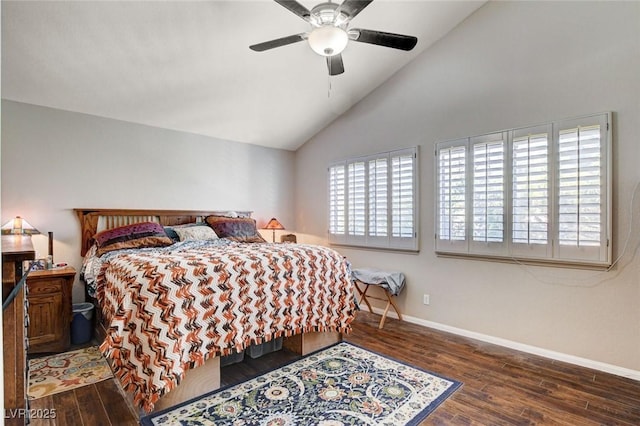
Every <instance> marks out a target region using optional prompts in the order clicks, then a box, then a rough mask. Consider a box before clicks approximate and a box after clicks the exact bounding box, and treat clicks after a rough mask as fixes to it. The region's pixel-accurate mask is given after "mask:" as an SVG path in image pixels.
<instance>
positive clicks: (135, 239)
mask: <svg viewBox="0 0 640 426" xmlns="http://www.w3.org/2000/svg"><path fill="white" fill-rule="evenodd" d="M93 239H94V241H95V242H96V246H97V247H98V249H97V250H96V256H102V255H103V254H105V253H107V252H110V251H113V250H122V249H130V248H143V247H165V246H169V245H171V244H173V241H172V240H171V238H169V237H168V236H167V234H166V232H164V228H163V227H162V225H160V224H159V223H155V222H140V223H134V224H133V225H125V226H120V227H118V228H112V229H107V230H106V231H102V232H99V233H97V234H96V235H94V236H93Z"/></svg>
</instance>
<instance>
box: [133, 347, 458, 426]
mask: <svg viewBox="0 0 640 426" xmlns="http://www.w3.org/2000/svg"><path fill="white" fill-rule="evenodd" d="M460 386H461V383H460V382H458V381H455V380H451V379H447V378H444V377H441V376H438V375H436V374H433V373H429V372H426V371H424V370H420V369H418V368H415V367H411V366H409V365H406V364H403V363H401V362H398V361H394V360H392V359H390V358H387V357H385V356H382V355H378V354H376V353H373V352H370V351H368V350H365V349H363V348H360V347H358V346H354V345H352V344H349V343H345V342H343V343H339V344H337V345H335V346H332V347H330V348H327V349H324V350H321V351H319V352H317V353H314V354H311V355H308V356H306V357H304V358H302V359H300V360H298V361H294V362H293V363H291V364H288V365H286V366H284V367H280V368H278V369H275V370H273V371H271V372H268V373H265V374H263V375H260V376H258V377H255V378H253V379H251V380H247V381H245V382H242V383H239V384H236V385H233V386H230V387H227V388H224V389H220V390H217V391H215V392H212V393H210V394H208V395H205V396H202V397H199V398H196V399H194V400H191V401H188V402H186V403H183V404H181V405H179V406H176V407H171V408H169V409H166V410H163V411H161V412H159V413H156V414H152V415H149V416H146V417H144V418H143V419H142V424H143V425H170V424H171V425H173V424H184V425H186V424H188V425H214V424H215V425H274V426H275V425H279V426H284V425H320V426H341V425H389V426H391V425H393V426H397V425H416V424H418V423H419V422H420V421H422V420H424V418H425V417H426V416H427V415H428V414H429V413H431V412H432V411H433V410H435V409H436V407H437V406H438V405H439V404H441V403H442V402H444V400H445V399H446V398H448V397H449V396H450V395H451V394H452V393H453V392H455V390H456V389H457V388H458V387H460Z"/></svg>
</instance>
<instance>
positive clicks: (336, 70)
mask: <svg viewBox="0 0 640 426" xmlns="http://www.w3.org/2000/svg"><path fill="white" fill-rule="evenodd" d="M327 68H329V75H338V74H342V73H343V72H344V64H343V63H342V55H341V54H337V55H333V56H327Z"/></svg>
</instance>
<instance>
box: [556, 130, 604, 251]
mask: <svg viewBox="0 0 640 426" xmlns="http://www.w3.org/2000/svg"><path fill="white" fill-rule="evenodd" d="M607 123H608V121H606V120H605V119H604V117H601V120H594V119H586V118H583V119H577V120H569V121H565V122H562V123H558V124H557V125H556V129H555V131H554V133H555V134H556V137H557V139H558V155H557V172H556V175H557V180H558V183H557V187H558V189H557V191H558V211H557V214H556V221H557V232H558V239H557V243H556V246H555V249H556V250H557V251H558V252H559V253H560V254H561V255H562V256H565V257H570V258H574V259H580V260H582V259H593V258H598V259H603V258H605V257H606V252H607V249H606V248H607V245H608V244H607V242H608V241H607V240H608V237H607V233H606V232H603V230H604V229H605V228H606V226H607V225H606V222H607V217H608V216H609V212H607V209H606V206H607V198H606V197H604V195H605V193H607V192H608V191H607V181H608V179H607V176H606V173H605V171H606V164H605V158H606V156H607V155H606V152H607V151H606V150H605V146H606V136H605V135H606V127H607V126H608V124H607Z"/></svg>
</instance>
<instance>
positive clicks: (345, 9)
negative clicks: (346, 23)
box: [336, 0, 373, 20]
mask: <svg viewBox="0 0 640 426" xmlns="http://www.w3.org/2000/svg"><path fill="white" fill-rule="evenodd" d="M372 1H373V0H344V1H343V2H342V4H341V5H340V6H338V9H337V10H336V16H338V15H339V14H340V12H342V13H345V14H346V15H349V20H351V19H353V18H355V17H356V15H357V14H358V13H360V12H362V9H364V8H365V7H367V6H369V3H371V2H372Z"/></svg>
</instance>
